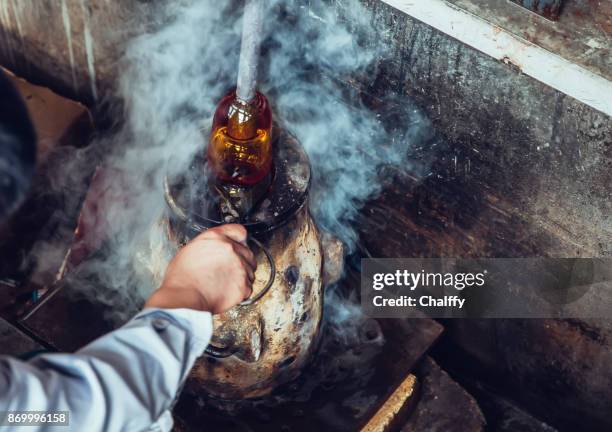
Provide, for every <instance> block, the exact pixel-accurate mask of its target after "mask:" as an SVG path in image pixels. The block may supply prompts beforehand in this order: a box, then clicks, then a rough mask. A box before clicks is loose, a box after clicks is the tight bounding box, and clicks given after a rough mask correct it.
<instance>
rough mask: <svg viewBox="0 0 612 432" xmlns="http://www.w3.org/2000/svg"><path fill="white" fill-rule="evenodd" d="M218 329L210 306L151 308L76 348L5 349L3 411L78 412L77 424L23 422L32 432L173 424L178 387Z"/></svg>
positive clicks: (0, 373) (0, 361)
mask: <svg viewBox="0 0 612 432" xmlns="http://www.w3.org/2000/svg"><path fill="white" fill-rule="evenodd" d="M211 335H212V317H211V315H210V314H209V313H208V312H199V311H194V310H189V309H164V310H162V309H145V310H143V311H142V312H141V313H139V314H138V315H136V317H134V319H132V320H131V321H130V322H128V323H127V324H125V325H124V326H123V327H121V328H119V329H117V330H115V331H113V332H111V333H109V334H107V335H105V336H103V337H101V338H99V339H97V340H95V341H93V342H92V343H90V344H89V345H87V346H86V347H84V348H82V349H81V350H79V351H77V352H76V353H75V354H44V355H40V356H37V357H35V358H34V359H32V360H31V361H29V362H22V361H19V360H17V359H14V358H11V357H0V411H7V410H11V411H12V410H16V411H24V410H33V411H69V412H70V427H69V428H65V427H62V428H58V427H48V428H44V427H38V428H37V427H21V428H18V429H17V430H21V429H24V430H26V429H27V431H29V432H33V431H44V430H52V431H57V430H59V429H61V430H62V431H67V430H70V431H75V432H82V431H88V432H89V431H91V432H96V431H104V432H107V431H108V432H114V431H129V432H137V431H149V430H152V431H168V430H170V429H171V427H172V417H171V415H170V410H171V409H172V407H173V405H174V402H175V399H176V396H177V393H178V392H179V391H180V389H181V386H182V385H183V383H184V381H185V379H186V377H187V375H188V373H189V371H190V370H191V368H192V367H193V364H194V362H195V360H196V358H198V357H199V356H200V355H201V354H202V352H203V351H204V349H205V348H206V346H207V345H208V342H209V340H210V337H211ZM0 429H2V428H0Z"/></svg>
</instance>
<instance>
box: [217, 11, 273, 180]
mask: <svg viewBox="0 0 612 432" xmlns="http://www.w3.org/2000/svg"><path fill="white" fill-rule="evenodd" d="M263 1H264V0H246V4H245V7H244V18H243V26H242V47H241V52H240V61H239V65H238V84H237V87H236V90H232V91H230V92H229V93H228V94H227V95H225V96H224V97H223V99H221V102H219V105H218V106H217V110H216V111H215V116H214V118H213V125H212V131H211V135H210V143H209V145H208V155H207V157H208V162H209V163H210V166H211V167H212V171H213V173H214V175H215V178H216V180H217V181H219V182H221V183H225V184H229V185H233V186H239V187H250V186H254V185H256V184H258V183H260V182H262V180H265V179H266V178H269V175H268V174H269V173H270V171H271V169H272V139H271V137H272V111H271V110H270V105H269V104H268V99H267V98H266V97H265V96H264V95H263V94H261V93H260V92H258V91H257V90H256V86H257V64H258V62H259V48H260V45H261V38H262V22H263Z"/></svg>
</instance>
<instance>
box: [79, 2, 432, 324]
mask: <svg viewBox="0 0 612 432" xmlns="http://www.w3.org/2000/svg"><path fill="white" fill-rule="evenodd" d="M344 3H345V4H344V5H343V7H342V15H340V14H339V13H338V12H337V8H334V7H331V6H330V5H329V4H328V3H326V2H312V1H311V2H308V3H307V4H305V3H304V2H299V1H294V0H273V1H267V2H266V11H265V14H264V17H265V18H264V37H263V47H262V60H261V61H262V63H261V65H260V66H261V70H260V77H259V79H260V85H259V88H260V90H261V91H262V92H263V93H264V94H266V95H267V96H268V97H269V99H270V102H271V104H272V107H273V109H274V111H275V115H276V117H277V118H278V119H279V120H280V122H281V123H282V124H283V125H284V126H285V127H287V128H288V129H289V130H290V131H291V132H292V133H293V134H295V135H296V136H297V138H298V139H299V140H300V141H301V143H302V144H303V146H304V147H305V149H306V151H307V153H308V154H309V157H310V159H311V163H312V166H313V175H314V177H313V184H312V189H311V195H310V206H311V210H312V212H313V215H314V217H315V219H316V221H317V223H318V224H319V225H320V226H321V227H322V228H323V229H325V230H328V231H330V232H331V233H333V234H334V235H336V236H337V237H339V238H340V239H341V240H343V241H344V242H345V243H346V244H347V245H348V246H349V248H353V247H354V246H355V242H356V240H357V234H356V232H355V230H354V226H355V224H354V223H353V222H354V221H355V218H356V217H357V214H358V210H359V209H360V207H361V206H362V205H363V203H364V202H365V201H366V200H367V199H368V198H369V197H371V196H372V195H373V194H375V193H376V192H377V191H378V190H379V188H380V186H379V184H380V183H379V181H378V169H379V168H380V167H381V166H382V165H389V164H392V165H396V166H398V167H400V168H402V169H404V168H406V166H405V165H406V164H407V162H406V157H405V155H406V152H407V150H408V149H409V148H410V147H411V146H413V145H415V144H417V143H415V142H414V141H415V140H416V138H415V137H416V136H418V131H419V130H421V129H422V128H423V127H425V126H426V123H425V120H424V119H423V118H422V117H421V116H420V114H419V113H418V112H417V111H413V118H412V119H410V121H409V122H407V123H406V125H405V126H404V125H399V126H398V125H396V129H395V130H394V131H393V134H391V132H388V131H387V130H386V129H385V126H384V125H383V124H382V123H381V121H380V120H379V118H378V117H377V116H376V114H375V113H373V112H372V111H371V110H369V109H368V108H366V107H365V106H364V105H363V104H362V103H361V102H359V101H355V100H351V101H350V102H347V101H346V98H345V91H344V90H343V88H342V87H341V86H340V85H339V84H338V81H336V80H335V79H334V77H335V76H340V77H344V78H346V77H348V76H358V75H359V74H364V73H366V72H367V71H368V68H370V67H372V65H374V64H375V61H376V60H377V59H378V58H380V57H381V56H384V50H385V48H384V46H382V44H381V43H379V42H377V41H380V40H381V39H382V38H381V37H380V34H379V30H377V29H376V28H375V27H373V26H372V20H371V16H370V14H369V12H368V11H367V10H366V9H364V7H363V6H362V5H361V4H360V3H359V2H358V1H357V0H351V1H349V2H344ZM235 6H236V4H234V2H228V4H226V2H219V1H212V0H180V1H172V2H164V5H163V6H161V7H160V10H159V14H158V22H157V23H155V25H154V26H153V27H154V28H156V30H154V31H151V32H148V33H144V34H142V35H141V36H138V37H136V38H135V39H133V40H132V41H130V42H129V44H128V46H127V49H126V52H125V55H124V58H123V60H122V64H121V70H122V73H121V78H120V82H119V85H118V91H119V96H120V98H121V99H122V100H123V101H124V112H123V117H124V119H125V123H123V124H122V125H121V128H120V130H119V131H118V132H117V133H116V134H115V135H113V136H112V137H110V138H106V139H104V140H102V141H103V142H102V143H101V145H102V146H104V144H109V143H111V142H112V143H114V144H112V145H111V144H109V145H108V147H112V148H115V149H119V150H118V151H114V152H113V153H112V154H111V155H110V156H109V158H108V160H107V161H106V164H107V165H112V166H114V167H116V168H118V169H119V170H120V171H124V172H126V173H128V174H129V179H130V194H131V196H130V199H129V200H128V201H127V202H126V201H125V200H122V199H119V198H120V197H118V199H117V200H116V202H115V203H113V204H112V205H111V207H110V208H109V210H108V212H107V214H106V222H107V223H108V224H109V225H111V226H113V227H115V228H116V229H117V230H118V232H117V233H116V235H114V236H113V238H112V239H111V240H110V242H108V243H107V245H106V251H105V253H104V254H100V255H99V256H98V257H95V256H94V257H92V258H91V259H88V260H87V261H85V262H84V263H83V264H82V265H81V266H80V267H79V269H78V271H76V272H75V274H74V275H73V276H71V277H72V278H76V280H78V282H77V283H75V284H74V285H75V287H77V288H80V289H81V290H82V291H83V292H87V293H96V296H98V297H99V298H98V300H99V301H103V302H107V303H108V304H116V302H117V297H119V298H125V301H123V302H122V304H123V305H124V306H125V307H124V308H123V309H126V311H125V313H131V312H133V311H134V310H135V309H136V308H137V307H138V306H139V304H140V303H141V302H142V298H144V297H145V296H146V295H147V294H148V293H150V292H151V291H152V289H153V288H154V287H153V286H152V285H151V278H150V275H147V271H146V269H143V264H142V262H141V261H139V250H140V249H141V248H142V246H143V244H151V243H156V239H157V240H159V239H161V237H162V233H161V230H160V229H158V228H157V225H156V222H157V220H158V219H159V217H160V215H161V214H162V211H163V209H164V200H163V193H162V184H161V179H162V178H163V176H164V175H165V174H166V172H167V171H169V172H170V173H176V172H179V171H181V170H183V169H185V167H186V166H187V165H188V163H189V162H190V161H191V159H192V157H193V155H194V153H195V152H202V151H203V143H204V141H203V138H202V130H207V129H208V128H209V127H210V124H211V119H212V114H213V111H214V109H215V107H216V103H217V102H218V100H219V99H220V97H221V96H222V95H223V94H225V93H226V92H227V91H228V90H229V89H230V88H231V87H233V86H235V83H236V78H237V69H238V56H239V46H240V40H241V19H240V14H239V13H236V7H235ZM400 129H403V130H400ZM205 135H206V134H205ZM98 144H99V143H94V146H95V145H98ZM70 169H77V168H75V167H70ZM99 284H103V285H104V286H106V287H108V288H109V289H108V290H106V291H104V293H103V292H100V291H99V290H98V289H97V288H96V287H97V286H99ZM115 310H116V309H115Z"/></svg>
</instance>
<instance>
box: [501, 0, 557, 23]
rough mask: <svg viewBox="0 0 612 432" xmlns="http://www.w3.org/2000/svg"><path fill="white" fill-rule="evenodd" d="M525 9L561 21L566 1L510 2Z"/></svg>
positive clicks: (513, 0) (523, 0)
mask: <svg viewBox="0 0 612 432" xmlns="http://www.w3.org/2000/svg"><path fill="white" fill-rule="evenodd" d="M510 1H511V2H514V3H516V4H518V5H520V6H523V7H524V8H526V9H528V10H530V11H532V12H535V13H537V14H538V15H542V16H543V17H544V18H548V19H549V20H553V21H556V20H558V19H559V14H560V13H561V8H562V7H563V2H564V0H510Z"/></svg>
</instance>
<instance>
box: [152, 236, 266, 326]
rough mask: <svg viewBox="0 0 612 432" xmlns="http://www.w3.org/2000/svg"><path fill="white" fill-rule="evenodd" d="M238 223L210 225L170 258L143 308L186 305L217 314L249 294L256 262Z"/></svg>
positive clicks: (168, 307)
mask: <svg viewBox="0 0 612 432" xmlns="http://www.w3.org/2000/svg"><path fill="white" fill-rule="evenodd" d="M246 241H247V231H246V229H245V228H244V227H243V226H242V225H234V224H231V225H230V224H228V225H221V226H219V227H216V228H211V229H209V230H207V231H205V232H204V233H202V234H200V235H199V236H198V237H196V238H195V239H193V240H192V241H191V242H189V243H188V244H187V245H186V246H185V247H183V248H182V249H181V250H180V251H179V252H178V253H177V255H176V256H175V257H174V258H173V259H172V261H171V262H170V264H169V265H168V268H167V270H166V275H165V277H164V280H163V282H162V284H161V287H160V288H159V289H158V290H157V291H155V292H154V293H153V294H152V295H151V297H150V298H149V300H147V302H146V304H145V307H156V308H165V309H172V308H189V309H196V310H202V311H208V312H211V313H213V314H218V313H222V312H225V311H227V310H228V309H231V308H232V307H234V306H236V305H237V304H238V303H240V302H241V301H243V300H245V299H246V298H248V297H249V296H250V295H251V291H252V284H253V280H254V279H255V268H256V267H257V262H256V261H255V256H254V255H253V253H252V252H251V250H250V249H249V248H248V247H247V246H246Z"/></svg>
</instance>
